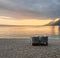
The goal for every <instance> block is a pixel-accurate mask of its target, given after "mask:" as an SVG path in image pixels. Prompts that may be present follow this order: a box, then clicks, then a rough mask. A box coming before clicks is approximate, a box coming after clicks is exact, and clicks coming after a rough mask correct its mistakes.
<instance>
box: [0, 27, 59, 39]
mask: <svg viewBox="0 0 60 58" xmlns="http://www.w3.org/2000/svg"><path fill="white" fill-rule="evenodd" d="M35 35H39V36H48V37H49V39H60V26H0V39H1V38H16V39H17V38H21V37H32V36H35Z"/></svg>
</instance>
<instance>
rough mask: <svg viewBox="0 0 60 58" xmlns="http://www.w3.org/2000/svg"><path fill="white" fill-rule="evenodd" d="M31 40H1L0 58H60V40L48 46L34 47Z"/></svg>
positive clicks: (53, 40)
mask: <svg viewBox="0 0 60 58" xmlns="http://www.w3.org/2000/svg"><path fill="white" fill-rule="evenodd" d="M31 43H32V41H31V39H25V38H23V39H22V38H21V39H0V58H60V39H49V40H48V46H32V44H31Z"/></svg>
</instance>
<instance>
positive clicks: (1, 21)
mask: <svg viewBox="0 0 60 58" xmlns="http://www.w3.org/2000/svg"><path fill="white" fill-rule="evenodd" d="M50 21H52V20H48V19H46V20H41V19H40V20H39V19H17V20H15V19H14V18H10V17H5V16H1V17H0V24H5V25H45V24H47V23H49V22H50Z"/></svg>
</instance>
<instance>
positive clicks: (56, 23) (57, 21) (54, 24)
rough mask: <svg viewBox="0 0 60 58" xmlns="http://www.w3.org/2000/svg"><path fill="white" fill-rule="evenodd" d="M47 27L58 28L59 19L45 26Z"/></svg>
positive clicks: (59, 24)
mask: <svg viewBox="0 0 60 58" xmlns="http://www.w3.org/2000/svg"><path fill="white" fill-rule="evenodd" d="M46 25H47V26H60V19H59V18H58V19H55V20H53V21H51V22H50V23H48V24H46Z"/></svg>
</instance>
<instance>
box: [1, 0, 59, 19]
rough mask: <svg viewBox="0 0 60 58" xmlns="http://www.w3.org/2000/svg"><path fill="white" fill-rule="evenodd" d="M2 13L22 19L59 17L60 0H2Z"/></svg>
mask: <svg viewBox="0 0 60 58" xmlns="http://www.w3.org/2000/svg"><path fill="white" fill-rule="evenodd" d="M0 13H1V14H2V15H8V16H12V17H16V18H20V19H22V18H23V19H24V18H26V19H28V18H34V19H35V18H37V19H40V18H57V17H60V0H0ZM1 14H0V15H1Z"/></svg>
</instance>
